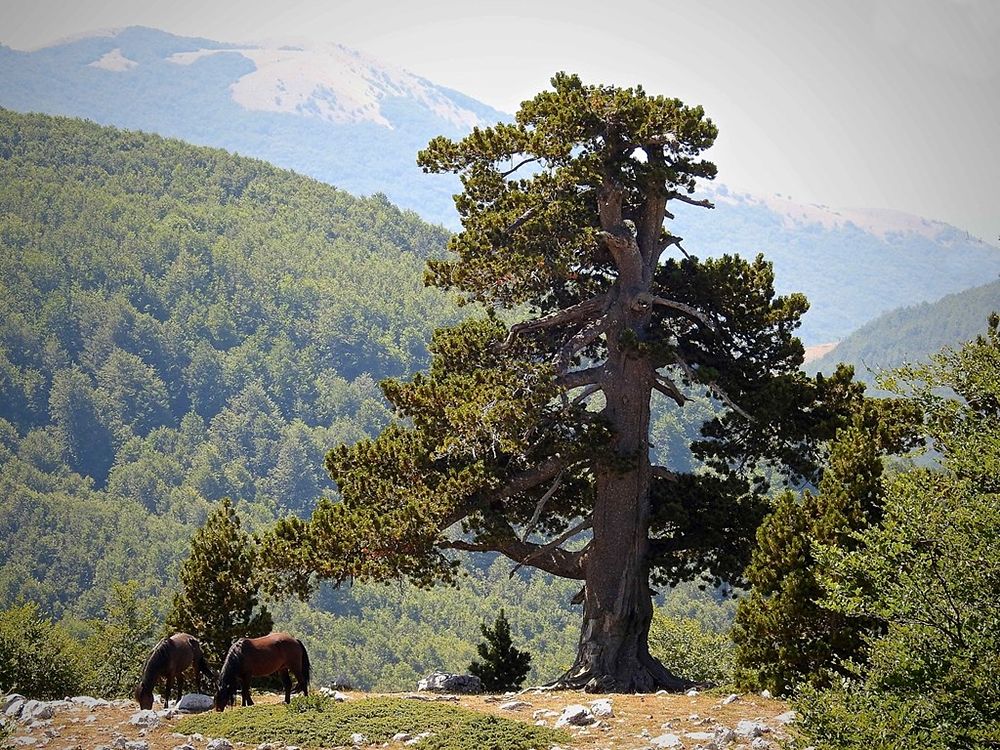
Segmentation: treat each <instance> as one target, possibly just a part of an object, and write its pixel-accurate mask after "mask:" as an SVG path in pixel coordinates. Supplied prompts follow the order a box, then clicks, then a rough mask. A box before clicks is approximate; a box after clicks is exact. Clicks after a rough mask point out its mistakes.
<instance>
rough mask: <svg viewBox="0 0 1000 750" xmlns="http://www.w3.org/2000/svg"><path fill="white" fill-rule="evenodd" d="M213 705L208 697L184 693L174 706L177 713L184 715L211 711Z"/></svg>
mask: <svg viewBox="0 0 1000 750" xmlns="http://www.w3.org/2000/svg"><path fill="white" fill-rule="evenodd" d="M214 707H215V703H214V701H213V699H212V697H211V696H210V695H202V694H201V693H185V694H184V695H182V696H181V699H180V700H179V701H177V704H176V705H175V706H174V708H176V709H177V710H178V711H181V712H182V713H186V714H200V713H202V712H203V711H211V710H212V709H213V708H214Z"/></svg>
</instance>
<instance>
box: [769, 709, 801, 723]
mask: <svg viewBox="0 0 1000 750" xmlns="http://www.w3.org/2000/svg"><path fill="white" fill-rule="evenodd" d="M795 718H796V714H795V712H794V711H785V713H783V714H778V715H777V716H775V717H774V720H775V721H778V722H781V723H782V724H793V723H795Z"/></svg>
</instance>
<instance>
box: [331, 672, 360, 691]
mask: <svg viewBox="0 0 1000 750" xmlns="http://www.w3.org/2000/svg"><path fill="white" fill-rule="evenodd" d="M328 687H329V688H330V689H331V690H354V685H353V684H352V683H351V681H350V680H349V679H347V677H345V676H344V675H342V674H338V675H337V676H336V677H334V678H333V679H332V680H330V684H329V685H328Z"/></svg>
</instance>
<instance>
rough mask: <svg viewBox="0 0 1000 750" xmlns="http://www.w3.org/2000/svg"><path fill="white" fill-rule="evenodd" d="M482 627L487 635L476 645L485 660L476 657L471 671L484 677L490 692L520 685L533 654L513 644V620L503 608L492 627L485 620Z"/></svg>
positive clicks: (515, 687) (483, 681)
mask: <svg viewBox="0 0 1000 750" xmlns="http://www.w3.org/2000/svg"><path fill="white" fill-rule="evenodd" d="M479 629H480V630H481V631H482V633H483V637H484V638H485V639H486V641H485V642H484V643H480V644H479V645H478V646H476V650H477V651H478V652H479V656H481V657H482V659H483V660H482V662H479V661H473V662H472V664H470V665H469V672H471V673H472V674H474V675H475V676H476V677H478V678H479V679H480V680H482V683H483V687H484V688H486V690H488V691H489V692H491V693H501V692H503V691H505V690H516V689H517V688H519V687H521V683H523V682H524V678H525V677H527V676H528V669H529V668H530V667H531V654H529V653H528V652H527V651H521V650H520V649H518V648H515V647H514V644H513V642H512V641H511V639H510V623H509V622H507V616H506V614H504V611H503V610H502V609H501V610H500V614H499V616H498V617H497V619H496V622H494V623H493V627H492V628H489V627H487V626H486V623H483V624H482V625H480V626H479Z"/></svg>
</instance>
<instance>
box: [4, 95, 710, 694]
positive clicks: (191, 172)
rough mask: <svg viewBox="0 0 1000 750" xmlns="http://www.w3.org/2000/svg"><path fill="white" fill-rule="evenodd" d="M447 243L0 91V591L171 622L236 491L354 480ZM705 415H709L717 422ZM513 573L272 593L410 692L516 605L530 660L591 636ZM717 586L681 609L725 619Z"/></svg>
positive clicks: (306, 184)
mask: <svg viewBox="0 0 1000 750" xmlns="http://www.w3.org/2000/svg"><path fill="white" fill-rule="evenodd" d="M446 240H447V233H446V232H445V231H444V230H442V229H440V228H436V227H433V226H430V225H427V224H425V223H423V222H422V221H420V220H419V219H418V218H417V217H416V215H415V214H412V213H408V212H402V211H400V210H398V209H396V208H395V207H394V206H392V205H391V204H389V203H388V201H386V200H385V199H384V198H382V197H379V196H375V197H372V198H368V199H358V198H354V197H352V196H350V195H348V194H346V193H344V192H342V191H339V190H336V189H334V188H332V187H330V186H328V185H325V184H322V183H319V182H316V181H314V180H311V179H307V178H304V177H301V176H298V175H295V174H294V173H291V172H287V171H283V170H279V169H276V168H274V167H272V166H270V165H268V164H266V163H264V162H260V161H256V160H251V159H245V158H241V157H238V156H233V155H229V154H227V153H225V152H222V151H218V150H212V149H206V148H197V147H192V146H189V145H187V144H183V143H181V142H179V141H172V140H167V139H163V138H159V137H156V136H151V135H146V134H139V133H130V132H123V131H117V130H113V129H109V128H102V127H98V126H95V125H93V124H90V123H86V122H83V121H79V120H69V119H60V118H50V117H43V116H37V115H30V116H25V115H17V114H13V113H10V112H5V111H0V306H2V315H0V605H3V606H10V605H11V604H14V603H16V602H18V601H22V600H24V601H30V602H34V603H37V604H38V605H39V606H40V607H41V612H42V613H44V614H45V615H47V616H50V617H54V618H56V619H59V618H65V619H66V620H67V621H73V622H78V621H80V620H81V619H82V620H86V619H88V618H96V617H103V616H104V613H105V611H106V609H107V607H108V606H109V603H110V602H112V600H113V598H114V597H113V587H114V584H115V583H118V582H125V581H130V580H134V581H136V582H137V583H138V593H139V595H140V597H141V598H143V599H144V600H145V601H146V602H148V603H152V605H153V607H154V609H155V611H157V612H158V613H159V615H160V617H161V618H162V616H163V614H164V613H165V611H166V608H167V605H168V603H169V598H170V596H171V594H172V592H173V591H174V590H175V589H176V587H177V585H178V583H177V580H176V576H177V572H178V568H179V565H180V562H181V560H182V559H183V558H184V556H185V555H186V554H187V550H188V543H189V540H190V538H191V536H192V535H193V533H194V531H195V530H196V529H197V528H198V526H199V525H200V524H202V523H203V522H204V520H205V518H206V516H207V514H208V512H209V510H210V509H211V507H212V504H213V503H214V502H216V501H217V500H219V499H220V498H222V497H232V498H233V499H234V500H236V503H237V508H238V511H239V513H240V516H241V518H242V519H243V522H244V524H245V526H246V527H247V528H249V529H250V530H254V529H259V528H261V527H263V526H264V525H266V524H269V523H271V522H272V521H273V520H274V519H275V518H276V517H278V516H280V515H283V514H286V513H296V514H301V515H304V514H306V513H308V511H309V510H310V509H311V508H312V506H313V504H314V502H315V500H316V499H317V498H319V497H321V496H323V495H330V496H335V488H334V486H333V484H332V482H331V481H330V480H329V478H328V476H327V475H326V473H325V471H324V469H323V455H324V453H325V452H326V451H327V450H328V449H329V448H331V447H332V446H334V445H336V444H338V443H341V442H354V441H356V440H357V439H359V438H361V437H363V436H369V435H373V434H375V433H376V432H377V431H378V430H379V429H381V428H382V427H383V426H384V425H385V424H386V422H387V421H388V420H389V419H390V417H391V415H390V413H389V411H388V409H387V405H386V404H385V402H384V401H383V399H382V396H381V394H380V393H379V391H378V388H377V385H376V381H377V380H379V379H381V378H383V377H387V376H395V375H403V374H405V373H408V372H412V371H415V370H417V369H420V368H421V367H424V366H425V365H426V361H427V351H426V342H427V341H429V339H430V333H431V331H432V330H433V329H434V328H435V327H437V326H440V325H444V324H447V323H450V322H453V321H454V320H456V319H457V317H458V316H459V315H460V311H459V310H458V309H457V308H455V307H454V306H453V305H452V304H451V302H450V301H449V300H448V299H447V298H446V297H445V296H444V295H442V294H441V293H439V292H436V291H433V290H427V289H424V288H423V286H422V283H421V278H422V274H423V266H424V261H425V259H426V258H427V257H428V255H430V254H433V253H437V252H440V251H441V249H442V248H443V247H444V245H445V243H446ZM686 411H687V412H688V414H684V415H682V417H683V418H684V419H685V420H686V422H685V425H686V427H685V429H688V430H690V429H693V428H694V425H695V424H697V423H700V420H699V419H698V417H699V416H700V417H701V418H704V416H705V407H704V406H699V405H697V404H696V405H694V408H691V409H688V410H686ZM677 419H678V418H677V417H676V416H674V415H673V414H672V413H670V412H669V411H665V412H663V413H661V414H660V415H659V416H658V418H657V422H656V424H655V426H654V440H655V442H656V443H657V445H658V447H659V449H660V450H662V451H671V450H678V449H679V447H680V446H682V445H686V442H685V441H683V440H680V439H679V438H678V427H679V424H678V422H677ZM676 460H677V461H681V462H683V461H684V460H685V457H684V456H678V457H677V459H676ZM687 460H690V458H689V457H688V459H687ZM507 572H508V571H507V568H506V567H504V566H503V565H500V564H499V563H495V562H494V561H493V559H492V558H490V557H484V558H482V559H481V560H478V561H476V562H474V563H473V564H470V565H469V566H468V570H467V577H466V578H465V579H464V581H463V583H462V589H461V591H453V590H443V591H434V592H425V591H420V590H417V589H414V588H412V587H400V586H389V587H356V588H350V589H344V590H338V591H334V590H332V589H324V590H323V591H321V593H320V594H319V596H318V597H317V598H316V599H315V600H314V601H313V602H312V603H311V604H308V605H307V604H301V603H298V602H290V603H289V602H286V603H275V604H271V608H272V611H273V612H274V613H275V621H276V624H277V625H278V626H279V627H287V628H289V629H292V630H295V631H296V632H299V633H301V634H302V636H303V638H304V639H305V640H306V642H307V643H308V644H309V645H310V648H312V649H313V650H314V651H315V653H316V658H315V659H314V664H315V666H316V674H317V677H318V678H319V679H321V680H322V679H325V678H327V677H329V676H331V675H332V674H335V673H343V674H345V675H348V676H349V677H350V678H351V679H352V680H353V681H355V684H358V685H362V686H374V687H382V688H393V687H394V688H403V687H412V681H413V680H415V679H416V678H417V677H418V676H422V674H425V673H426V672H428V671H430V670H432V669H434V668H436V667H444V668H450V669H454V670H459V669H465V668H466V667H467V665H468V663H469V661H470V660H471V658H472V657H474V656H475V643H476V640H477V638H478V633H479V631H478V626H479V622H480V621H482V620H485V619H487V618H489V617H492V616H494V612H495V609H496V606H497V603H498V602H503V604H504V606H505V607H506V608H507V612H508V615H509V617H510V620H511V623H512V625H513V627H514V629H515V636H516V638H517V639H519V640H520V641H522V642H524V643H527V645H528V646H529V647H530V648H531V650H532V652H533V653H534V661H533V671H532V674H531V675H529V680H532V679H536V680H537V679H539V678H540V676H546V675H547V676H551V675H553V674H555V673H557V672H558V671H559V669H560V668H563V667H564V666H565V660H566V659H569V658H570V657H571V655H572V647H573V644H574V643H575V640H576V638H577V636H578V620H577V618H578V614H576V613H575V612H573V611H572V610H571V607H570V604H569V600H570V599H571V597H572V596H573V594H574V593H576V589H574V588H572V586H569V587H567V585H566V584H565V583H564V582H559V581H553V580H550V579H548V578H547V577H544V576H539V577H534V578H529V577H526V576H518V577H515V578H514V579H513V580H508V578H507ZM470 594H471V595H470ZM697 596H699V595H698V592H697V590H695V589H691V590H686V593H684V594H683V595H682V594H681V593H678V594H677V595H676V596H674V597H673V598H672V599H671V601H675V604H674V605H672V606H674V608H675V609H676V611H678V612H680V613H682V614H685V613H686V614H687V615H690V616H693V617H695V616H696V617H702V619H705V618H707V619H708V620H712V618H717V617H719V616H720V614H719V613H720V612H722V613H723V614H722V615H721V616H722V618H723V619H724V620H725V619H726V617H727V615H725V614H724V613H726V612H728V611H729V609H728V608H724V609H722V610H718V608H717V607H716V605H715V602H714V599H712V597H707V596H705V597H702V598H701V599H697ZM699 602H700V603H699ZM691 607H694V609H693V610H691V611H690V612H689V611H688V610H689V609H690V608H691ZM702 609H704V610H705V611H704V612H702V611H701V610H702ZM79 627H82V628H83V632H87V630H88V627H87V626H79ZM91 629H92V628H91Z"/></svg>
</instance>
